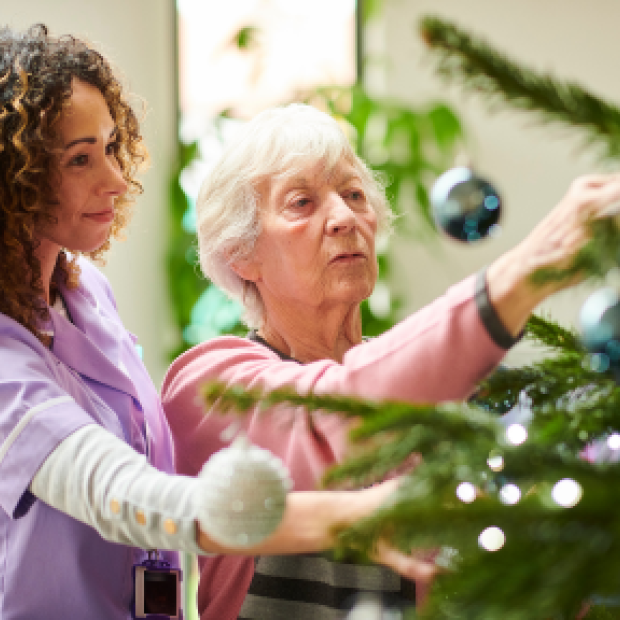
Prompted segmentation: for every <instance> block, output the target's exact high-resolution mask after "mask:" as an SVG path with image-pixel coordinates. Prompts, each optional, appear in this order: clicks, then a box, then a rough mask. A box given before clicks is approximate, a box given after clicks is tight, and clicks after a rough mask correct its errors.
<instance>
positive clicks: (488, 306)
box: [475, 269, 523, 349]
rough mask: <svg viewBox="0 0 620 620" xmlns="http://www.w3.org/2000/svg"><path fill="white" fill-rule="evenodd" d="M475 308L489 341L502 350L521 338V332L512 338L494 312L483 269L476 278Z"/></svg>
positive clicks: (485, 273) (485, 272)
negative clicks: (489, 338)
mask: <svg viewBox="0 0 620 620" xmlns="http://www.w3.org/2000/svg"><path fill="white" fill-rule="evenodd" d="M475 300H476V307H477V308H478V314H479V315H480V319H481V321H482V323H483V324H484V326H485V327H486V330H487V332H488V333H489V336H490V337H491V340H493V342H494V343H495V344H496V345H497V346H498V347H501V348H502V349H510V348H511V347H512V346H514V345H515V344H516V343H517V342H519V340H521V338H522V337H523V332H521V333H520V334H519V335H518V336H516V337H515V336H513V335H512V334H511V333H510V332H509V331H508V330H507V329H506V328H505V327H504V325H503V323H502V322H501V320H500V318H499V317H498V316H497V312H495V308H494V307H493V304H492V303H491V300H490V299H489V289H488V288H487V271H486V269H483V270H482V271H479V272H478V275H477V276H476V294H475Z"/></svg>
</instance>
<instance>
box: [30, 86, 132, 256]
mask: <svg viewBox="0 0 620 620" xmlns="http://www.w3.org/2000/svg"><path fill="white" fill-rule="evenodd" d="M56 131H57V134H58V137H59V144H58V147H57V152H56V154H55V170H54V171H53V177H52V179H53V190H54V198H55V202H57V206H56V208H55V210H54V215H55V216H56V217H57V219H58V222H57V223H56V224H53V225H46V226H45V227H44V228H43V229H42V230H41V231H40V232H39V238H40V240H41V242H42V244H44V245H46V246H48V247H50V246H51V248H52V249H54V248H55V247H56V246H57V247H58V249H60V248H67V249H68V250H74V251H81V252H92V251H94V250H96V249H97V248H99V247H101V246H102V245H103V244H104V243H105V241H106V240H107V238H108V236H109V233H110V227H111V226H112V223H113V221H114V203H115V200H116V198H117V197H118V196H121V195H123V194H124V193H125V192H126V191H127V183H126V182H125V180H124V179H123V176H122V174H121V171H120V166H119V163H118V161H117V159H116V156H115V148H114V147H115V143H116V127H115V124H114V121H113V120H112V117H111V116H110V111H109V109H108V106H107V104H106V102H105V99H104V98H103V95H102V94H101V92H100V91H99V89H97V88H96V87H94V86H91V85H90V84H86V83H84V82H80V81H79V80H75V79H74V81H73V93H72V95H71V98H70V100H69V105H68V107H66V108H65V110H64V111H63V113H62V115H61V117H60V119H59V121H58V125H57V127H56Z"/></svg>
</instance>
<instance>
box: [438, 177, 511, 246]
mask: <svg viewBox="0 0 620 620" xmlns="http://www.w3.org/2000/svg"><path fill="white" fill-rule="evenodd" d="M431 208H432V211H433V217H434V219H435V222H436V224H437V226H438V227H439V228H441V229H442V230H443V231H444V232H445V233H446V234H448V235H449V236H450V237H452V238H454V239H457V240H458V241H464V242H470V243H471V242H473V241H478V240H479V239H483V238H484V237H486V236H487V235H488V234H489V233H490V232H492V231H493V230H494V227H495V226H496V225H497V222H498V221H499V218H500V214H501V208H502V202H501V199H500V197H499V194H498V193H497V191H496V190H495V188H494V187H493V186H492V185H491V184H490V183H489V182H488V181H485V180H484V179H481V178H480V177H478V176H476V175H475V174H474V173H473V172H472V171H471V170H470V169H469V168H452V169H451V170H448V171H447V172H444V173H443V174H442V175H441V176H440V177H439V178H438V179H437V180H436V181H435V184H434V185H433V188H432V190H431Z"/></svg>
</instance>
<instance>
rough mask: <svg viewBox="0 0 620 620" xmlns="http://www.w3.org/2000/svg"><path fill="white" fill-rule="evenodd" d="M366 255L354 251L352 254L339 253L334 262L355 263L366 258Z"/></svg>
mask: <svg viewBox="0 0 620 620" xmlns="http://www.w3.org/2000/svg"><path fill="white" fill-rule="evenodd" d="M365 259H366V257H365V256H364V255H363V254H360V253H355V252H352V253H351V254H339V255H338V256H336V257H335V258H333V259H332V261H331V262H332V263H341V264H342V263H345V264H346V263H355V262H357V261H359V260H365Z"/></svg>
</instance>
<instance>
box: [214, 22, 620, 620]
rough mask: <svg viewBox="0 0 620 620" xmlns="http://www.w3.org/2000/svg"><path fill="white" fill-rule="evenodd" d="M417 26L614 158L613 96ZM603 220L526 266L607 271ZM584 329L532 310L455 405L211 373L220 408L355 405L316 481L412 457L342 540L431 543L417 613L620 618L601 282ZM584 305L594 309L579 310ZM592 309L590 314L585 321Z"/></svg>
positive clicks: (458, 73)
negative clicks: (338, 458) (271, 386)
mask: <svg viewBox="0 0 620 620" xmlns="http://www.w3.org/2000/svg"><path fill="white" fill-rule="evenodd" d="M421 33H422V36H423V38H424V40H425V41H426V42H427V43H428V45H429V46H430V47H431V49H433V50H436V51H437V53H438V57H439V63H438V66H439V71H440V73H441V74H442V75H443V76H445V77H446V78H447V79H451V80H457V81H460V82H461V83H462V85H463V86H464V87H465V88H468V89H473V90H475V91H476V92H478V93H480V94H481V95H483V96H484V97H486V98H490V99H492V100H495V101H502V102H504V103H505V104H508V105H511V106H513V107H516V108H518V109H520V110H524V111H527V112H531V113H535V114H538V115H540V117H541V118H542V119H543V120H544V121H553V122H556V123H562V124H564V125H566V126H570V127H576V128H577V129H578V130H579V131H581V134H582V136H583V139H584V142H585V143H587V144H588V145H590V146H593V147H596V148H598V149H599V152H600V154H601V156H602V157H603V158H605V159H610V160H614V159H618V158H619V157H620V110H618V109H617V108H616V107H614V106H613V105H611V104H609V103H606V102H604V101H602V100H600V99H598V98H597V97H595V96H593V95H592V94H590V93H588V92H586V91H585V90H584V89H583V88H581V87H580V86H578V85H577V84H573V83H568V82H560V81H558V80H556V79H554V78H552V77H551V76H548V75H540V74H537V73H536V72H534V71H531V70H529V69H527V68H525V67H522V66H519V65H518V64H517V63H515V62H513V61H511V60H509V59H508V58H506V57H505V56H504V55H502V54H500V53H498V52H497V51H495V50H494V49H492V48H491V47H490V46H489V45H488V44H486V43H485V42H483V41H481V40H478V39H476V38H475V37H472V36H471V35H469V34H468V33H465V32H462V31H461V30H459V29H458V28H457V27H455V26H454V25H452V24H449V23H446V22H444V21H441V20H439V19H435V18H426V19H425V20H423V22H422V24H421ZM618 248H620V232H619V230H618V227H617V225H616V223H615V222H614V221H611V220H606V221H599V222H597V223H595V224H592V239H591V241H590V242H589V243H588V245H587V246H586V247H585V248H584V249H583V250H582V251H581V252H580V253H579V254H578V255H577V257H576V259H575V261H574V263H573V264H572V265H571V266H570V267H569V268H568V269H566V270H565V271H562V272H550V271H545V272H538V273H537V274H536V280H537V281H538V282H539V283H541V284H542V283H544V282H546V281H548V280H550V279H556V280H557V279H564V278H571V277H574V276H575V274H576V273H578V272H579V273H581V274H582V275H583V274H585V275H586V276H587V277H589V278H593V279H599V280H601V281H602V280H604V279H605V278H607V277H608V274H609V273H610V272H613V271H614V270H617V269H618V266H619V264H620V252H619V251H618ZM587 303H588V304H590V310H589V314H588V313H585V314H587V315H588V316H589V317H590V318H588V316H586V317H585V319H584V320H585V323H586V324H585V326H584V329H585V332H584V333H582V334H580V335H578V334H577V333H575V332H573V331H570V330H567V329H565V328H563V327H561V326H560V325H559V324H557V323H555V322H554V321H552V320H550V319H548V318H547V319H545V318H542V317H539V316H533V317H532V318H531V319H530V321H529V323H528V326H527V329H526V334H525V337H526V338H528V339H531V340H533V341H534V342H536V343H537V344H539V345H541V346H542V347H544V348H545V349H546V351H547V352H548V355H547V357H545V358H544V359H542V360H541V361H538V362H535V363H532V364H530V365H527V366H524V367H520V368H512V369H511V368H500V369H499V370H498V371H496V372H495V373H494V374H492V375H491V376H490V377H489V378H488V379H487V380H486V381H485V382H484V383H483V384H482V385H480V386H479V389H478V390H477V392H476V394H475V395H474V396H473V397H472V399H471V400H470V401H469V402H468V403H451V404H442V405H417V406H416V405H411V404H405V403H397V402H382V403H376V402H368V401H361V400H357V399H354V398H345V397H336V396H333V397H329V396H316V395H312V394H310V395H305V396H300V395H298V394H295V393H294V392H291V391H286V390H285V391H279V392H272V393H270V394H262V393H257V392H246V391H243V390H241V389H232V390H224V389H223V388H222V387H221V386H217V385H216V386H209V387H208V388H206V390H205V399H206V401H207V402H208V404H209V405H212V404H213V403H215V402H216V401H217V406H218V409H219V410H221V411H227V410H230V409H231V408H233V409H236V410H238V411H240V412H243V411H247V410H249V409H250V408H252V407H254V406H256V404H257V403H259V404H260V405H261V406H263V407H270V406H274V405H276V404H278V403H283V402H285V403H290V404H294V405H298V406H305V407H307V408H308V409H310V410H316V409H321V410H323V411H333V412H336V413H338V414H340V415H347V416H356V417H357V418H359V419H360V420H361V423H360V424H359V425H358V426H357V427H356V429H355V431H354V432H353V435H352V440H353V442H354V444H355V443H357V444H358V445H357V448H356V449H355V450H354V453H355V456H354V457H351V458H350V459H349V460H348V461H347V462H345V463H344V464H343V465H342V466H340V467H338V468H337V469H335V470H333V471H331V472H329V474H328V476H327V479H326V483H327V484H330V483H336V482H340V483H342V482H347V481H348V482H351V483H354V484H369V483H372V482H375V481H378V480H381V479H382V478H383V477H384V476H385V475H386V474H388V473H389V472H391V471H393V470H395V469H397V468H399V467H400V466H402V465H403V463H405V462H406V461H407V459H408V458H409V457H410V455H411V454H412V453H419V454H421V455H423V462H422V463H421V464H420V465H419V466H418V467H417V468H416V469H415V471H414V473H412V474H410V475H407V476H405V477H404V478H403V481H402V483H401V485H400V488H399V490H398V492H397V494H396V496H394V497H393V498H391V501H390V502H389V503H388V504H386V505H385V506H384V507H383V508H382V509H381V510H380V511H378V512H377V513H376V514H375V515H373V516H372V517H370V518H368V519H366V520H365V521H364V522H362V523H359V524H358V525H357V526H356V527H354V528H352V529H350V530H347V531H345V532H342V533H341V535H340V541H341V545H342V548H343V549H347V550H348V552H349V553H350V552H354V553H356V554H359V557H364V555H365V554H367V553H368V552H369V550H370V549H371V548H372V546H373V545H374V543H375V541H376V540H377V539H378V538H385V539H388V540H390V541H391V542H392V543H393V544H394V545H396V546H398V547H400V548H402V549H404V550H409V549H412V548H421V549H439V555H438V557H437V562H438V564H440V565H442V566H444V567H445V572H444V573H443V574H442V575H441V576H440V577H439V578H438V579H437V580H436V582H435V583H434V585H433V588H432V591H431V594H430V597H429V601H428V603H427V605H426V606H425V607H424V608H423V609H421V610H418V611H417V615H418V616H419V617H428V618H433V619H444V618H445V619H447V618H455V619H456V618H475V619H476V620H498V619H501V620H532V619H537V618H540V619H549V618H554V619H555V618H558V619H569V618H575V617H577V616H578V614H580V613H581V614H585V617H586V618H588V619H589V620H596V619H601V620H602V619H613V618H620V511H618V509H617V507H616V503H615V500H616V497H617V494H618V489H620V464H619V463H616V462H614V461H615V459H614V458H613V456H614V455H615V454H616V453H617V454H618V455H619V456H620V388H619V387H618V383H617V380H618V378H619V377H620V371H619V369H620V301H619V299H618V296H617V294H616V293H615V292H614V291H613V290H612V289H609V288H607V289H603V290H602V291H601V292H599V293H598V294H596V295H595V296H594V297H593V298H591V300H589V301H588V302H587ZM592 317H594V318H592ZM588 321H589V322H588Z"/></svg>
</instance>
